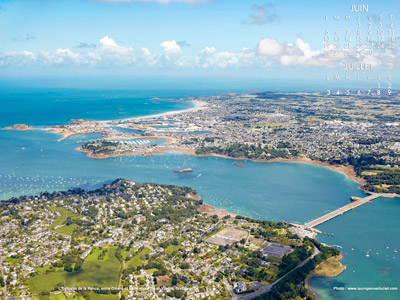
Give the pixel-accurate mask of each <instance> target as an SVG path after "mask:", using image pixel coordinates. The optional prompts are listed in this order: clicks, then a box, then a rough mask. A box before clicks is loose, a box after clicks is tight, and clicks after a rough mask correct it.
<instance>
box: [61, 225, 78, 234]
mask: <svg viewBox="0 0 400 300" xmlns="http://www.w3.org/2000/svg"><path fill="white" fill-rule="evenodd" d="M79 227H80V226H79V225H78V224H71V225H68V226H63V227H60V228H57V229H56V231H57V232H59V233H62V234H66V235H72V233H73V232H74V230H75V229H77V228H79Z"/></svg>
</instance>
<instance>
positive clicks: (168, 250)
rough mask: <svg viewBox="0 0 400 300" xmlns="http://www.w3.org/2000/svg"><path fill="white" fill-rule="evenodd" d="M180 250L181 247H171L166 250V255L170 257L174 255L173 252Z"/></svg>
mask: <svg viewBox="0 0 400 300" xmlns="http://www.w3.org/2000/svg"><path fill="white" fill-rule="evenodd" d="M179 248H180V246H179V245H169V246H168V247H167V248H166V249H165V253H166V254H168V255H170V254H172V252H174V251H176V250H178V249H179Z"/></svg>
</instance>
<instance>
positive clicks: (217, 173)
mask: <svg viewBox="0 0 400 300" xmlns="http://www.w3.org/2000/svg"><path fill="white" fill-rule="evenodd" d="M213 93H215V92H214V91H205V90H202V91H194V90H192V91H179V90H174V91H173V90H163V91H150V90H146V91H140V90H135V91H116V90H109V91H107V90H76V89H43V88H42V89H18V90H16V89H2V90H0V127H5V126H10V125H13V124H16V123H24V124H27V125H32V126H36V127H44V126H48V125H56V124H64V123H66V122H69V121H70V120H71V119H80V118H83V119H89V120H109V119H119V118H127V117H132V116H139V115H149V114H154V113H161V112H165V111H171V110H182V109H187V108H189V107H191V105H192V104H191V103H182V102H171V101H155V100H152V98H154V97H159V98H179V97H186V96H193V95H207V94H213ZM96 137H99V135H98V134H89V135H80V136H73V137H71V138H69V139H66V140H64V141H61V142H57V140H58V139H59V138H60V136H59V135H57V134H54V133H50V132H46V131H43V130H33V131H21V132H19V131H8V130H0V199H8V198H10V197H13V196H19V195H23V194H37V193H39V192H41V191H46V190H47V191H54V190H65V189H68V188H72V187H77V186H80V187H83V188H87V189H92V188H96V187H99V186H101V185H102V184H103V183H105V182H110V181H112V180H114V179H115V178H121V177H122V178H127V179H130V180H132V181H137V182H157V183H167V184H177V185H187V186H190V187H193V188H195V189H196V190H197V191H198V192H199V194H200V195H201V196H202V198H203V199H204V201H205V202H206V203H208V204H211V205H215V206H217V207H219V208H224V209H227V210H228V211H230V212H233V213H238V214H242V215H246V216H250V217H254V218H259V219H267V220H273V221H286V222H296V223H303V222H307V221H310V220H312V219H314V218H316V217H318V216H320V215H323V214H325V213H327V212H329V211H331V210H334V209H336V208H337V207H339V206H342V205H344V204H347V203H348V202H349V199H350V196H363V195H364V193H363V192H361V191H360V190H359V189H358V187H359V184H357V183H356V182H354V181H352V180H349V179H348V178H346V176H345V175H343V174H342V173H338V172H335V171H332V170H330V169H327V168H324V167H321V166H315V165H309V164H303V163H285V162H273V163H256V162H251V161H245V160H243V161H240V163H243V164H244V166H245V167H244V168H238V167H236V166H235V165H234V164H235V163H238V161H234V160H231V159H224V158H218V157H193V156H186V155H182V154H178V153H169V154H162V155H154V156H126V157H116V158H110V159H103V160H96V159H91V158H88V157H86V154H85V153H81V152H77V151H75V150H74V149H75V148H76V147H78V146H79V145H80V143H81V141H82V140H85V139H94V138H96ZM183 168H192V169H194V170H195V171H194V172H193V173H182V174H174V173H173V172H172V171H173V170H177V169H183ZM399 215H400V201H399V199H397V198H395V199H376V200H374V201H373V203H369V204H366V205H364V206H362V207H360V208H358V209H356V210H354V211H351V212H348V213H346V214H344V215H342V216H339V217H337V218H335V219H333V220H331V221H329V222H327V223H325V224H323V225H320V226H319V227H318V228H319V229H320V230H321V231H323V232H329V233H334V236H333V237H332V236H327V235H320V236H319V237H318V239H319V240H320V241H322V242H325V243H327V244H329V245H340V246H342V247H343V248H342V249H341V250H342V253H343V255H344V260H343V263H344V264H346V266H347V269H346V271H344V272H343V273H342V274H341V275H339V276H338V277H335V278H312V279H311V280H310V284H311V287H312V289H313V291H315V292H317V293H318V295H319V296H320V299H327V300H328V299H371V300H372V299H400V292H399V291H379V292H377V291H352V290H349V289H348V288H352V287H356V288H357V287H398V285H399V280H398V279H399V278H400V256H399V252H398V251H400V248H399V247H400V238H399V237H400V234H399V233H400V221H399V218H398V216H399ZM367 253H368V255H369V256H366V254H367ZM334 287H345V288H346V290H344V291H338V290H336V289H334Z"/></svg>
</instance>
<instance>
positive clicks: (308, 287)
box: [304, 252, 347, 300]
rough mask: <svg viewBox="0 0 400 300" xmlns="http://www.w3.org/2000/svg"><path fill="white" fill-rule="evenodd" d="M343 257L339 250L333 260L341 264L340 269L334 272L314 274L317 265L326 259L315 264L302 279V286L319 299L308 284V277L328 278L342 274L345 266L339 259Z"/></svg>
mask: <svg viewBox="0 0 400 300" xmlns="http://www.w3.org/2000/svg"><path fill="white" fill-rule="evenodd" d="M343 258H344V256H343V254H342V252H340V254H339V256H337V257H335V260H336V261H337V262H338V263H340V265H341V269H340V270H338V271H337V272H335V273H330V274H326V275H320V274H315V272H316V271H315V270H316V268H317V267H318V266H320V265H321V264H323V263H326V261H327V260H324V261H323V262H322V263H321V264H319V265H317V266H316V267H315V269H314V270H313V271H312V272H311V273H310V274H308V276H307V277H306V279H305V281H304V286H305V288H306V289H307V290H308V292H309V294H311V295H313V296H315V297H316V298H317V300H318V299H319V297H318V294H317V293H316V292H315V291H314V290H313V289H312V287H311V286H310V283H309V281H310V279H311V278H313V277H330V278H333V277H337V276H339V275H340V274H342V273H343V272H344V271H345V270H346V269H347V267H346V266H345V265H343V264H342V263H341V262H340V261H341V260H343Z"/></svg>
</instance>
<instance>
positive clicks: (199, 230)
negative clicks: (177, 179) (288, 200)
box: [0, 179, 339, 300]
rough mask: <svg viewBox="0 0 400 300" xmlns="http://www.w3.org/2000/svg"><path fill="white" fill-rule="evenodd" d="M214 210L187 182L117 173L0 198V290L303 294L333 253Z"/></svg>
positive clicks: (145, 295) (64, 295) (80, 294)
mask: <svg viewBox="0 0 400 300" xmlns="http://www.w3.org/2000/svg"><path fill="white" fill-rule="evenodd" d="M213 212H214V210H213V209H212V207H210V206H205V205H204V204H203V201H202V200H201V198H200V196H199V195H198V194H197V193H196V191H195V190H193V189H191V188H189V187H184V186H183V187H180V186H173V185H160V184H154V183H144V184H140V183H134V182H131V181H127V180H124V179H117V180H115V181H114V182H112V183H110V184H106V185H104V186H103V187H102V188H100V189H97V190H93V191H86V190H82V189H79V188H76V189H73V190H69V191H64V192H53V193H48V192H43V193H41V194H40V195H37V196H21V197H18V198H12V199H9V200H6V201H2V202H0V234H1V235H2V239H1V240H0V249H1V250H0V257H1V260H0V262H1V264H0V268H1V270H2V274H3V275H2V276H1V278H0V285H1V286H2V287H3V289H2V291H4V292H5V293H6V295H7V296H8V297H23V298H32V297H33V298H35V299H49V298H50V299H52V298H53V297H57V299H82V298H84V299H105V298H103V297H106V299H134V298H136V299H137V298H142V299H154V298H158V299H168V297H170V298H175V299H183V298H185V299H199V298H202V299H232V298H233V299H243V300H244V299H256V298H257V299H277V297H279V298H281V299H287V297H288V296H289V295H290V296H291V297H296V296H300V297H303V298H304V297H305V296H307V289H306V288H305V280H306V278H307V276H308V275H309V274H310V273H311V272H312V270H314V269H315V267H316V266H318V265H319V264H320V263H322V262H324V261H327V260H328V259H330V258H333V257H336V256H337V255H339V251H338V250H336V249H334V248H331V247H328V246H327V245H324V244H321V243H319V242H317V241H316V240H314V239H310V238H307V237H304V238H303V237H300V236H298V235H296V234H293V233H292V232H291V231H290V230H289V227H290V225H289V224H286V223H274V222H270V221H263V220H254V219H251V218H247V217H242V216H235V215H230V214H228V213H223V214H220V213H217V214H215V215H214V214H213ZM328 262H330V260H328ZM287 286H293V287H295V288H293V289H292V288H291V289H290V290H288V289H287ZM271 297H272V298H271ZM310 297H312V296H310Z"/></svg>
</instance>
